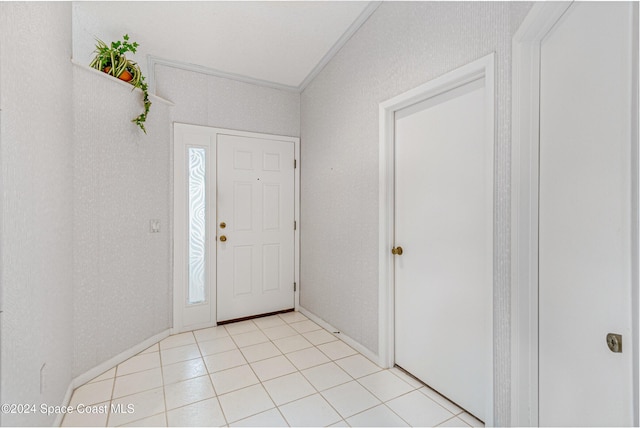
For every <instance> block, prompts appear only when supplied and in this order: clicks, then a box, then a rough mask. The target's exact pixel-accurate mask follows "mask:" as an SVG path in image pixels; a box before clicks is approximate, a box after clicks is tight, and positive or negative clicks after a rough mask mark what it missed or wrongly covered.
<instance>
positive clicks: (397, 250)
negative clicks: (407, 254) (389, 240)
mask: <svg viewBox="0 0 640 428" xmlns="http://www.w3.org/2000/svg"><path fill="white" fill-rule="evenodd" d="M391 254H393V255H394V256H401V255H402V247H393V248H392V249H391Z"/></svg>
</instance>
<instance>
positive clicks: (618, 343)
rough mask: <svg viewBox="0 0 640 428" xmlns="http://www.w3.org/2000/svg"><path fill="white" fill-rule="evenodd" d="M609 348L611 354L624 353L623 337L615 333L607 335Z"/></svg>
mask: <svg viewBox="0 0 640 428" xmlns="http://www.w3.org/2000/svg"><path fill="white" fill-rule="evenodd" d="M607 346H608V347H609V350H610V351H611V352H622V335H621V334H615V333H609V334H607Z"/></svg>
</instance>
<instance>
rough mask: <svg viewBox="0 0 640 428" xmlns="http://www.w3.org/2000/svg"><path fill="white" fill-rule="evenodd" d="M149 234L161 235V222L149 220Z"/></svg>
mask: <svg viewBox="0 0 640 428" xmlns="http://www.w3.org/2000/svg"><path fill="white" fill-rule="evenodd" d="M149 233H160V220H155V219H154V220H149Z"/></svg>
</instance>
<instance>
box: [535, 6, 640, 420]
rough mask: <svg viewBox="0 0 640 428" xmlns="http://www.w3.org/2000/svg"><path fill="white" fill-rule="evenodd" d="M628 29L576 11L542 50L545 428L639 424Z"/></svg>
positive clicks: (618, 20) (622, 12) (601, 12)
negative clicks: (618, 338)
mask: <svg viewBox="0 0 640 428" xmlns="http://www.w3.org/2000/svg"><path fill="white" fill-rule="evenodd" d="M632 28H633V15H632V4H631V3H622V2H621V3H609V2H605V3H591V2H584V3H582V2H576V3H574V4H572V5H571V7H570V8H569V9H568V11H567V12H566V13H565V14H564V15H563V16H562V17H561V18H560V20H559V21H558V22H557V23H556V25H555V26H554V27H553V28H552V29H551V30H550V32H549V33H548V34H547V36H546V37H545V39H543V41H542V43H541V54H540V55H541V56H540V63H541V68H540V171H539V173H540V188H539V191H540V194H539V198H540V199H539V423H540V425H544V426H549V425H553V426H630V425H632V424H633V401H632V400H633V392H632V382H633V376H632V350H633V347H632V343H633V339H632V335H631V332H632V330H631V306H632V304H631V299H632V293H631V281H632V260H631V256H632V253H631V247H632V199H631V197H632V182H631V180H632V174H631V172H632V120H634V119H632V114H631V112H632V107H631V106H632V92H633V85H632V75H633V73H632V70H633V64H632V58H633V55H632V46H633V43H632V34H633V31H632ZM636 37H637V35H636ZM636 58H637V57H636ZM608 333H618V334H621V335H622V337H623V344H622V351H623V352H622V353H613V352H611V351H610V350H609V348H608V346H607V342H606V336H607V334H608Z"/></svg>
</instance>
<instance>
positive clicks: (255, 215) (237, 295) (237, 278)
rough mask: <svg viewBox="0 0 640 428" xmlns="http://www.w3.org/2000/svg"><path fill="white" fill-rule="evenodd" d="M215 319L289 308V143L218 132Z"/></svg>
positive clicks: (291, 187)
mask: <svg viewBox="0 0 640 428" xmlns="http://www.w3.org/2000/svg"><path fill="white" fill-rule="evenodd" d="M217 200H218V216H217V217H218V224H217V227H218V232H217V233H218V242H217V249H218V263H217V264H218V280H217V293H218V299H217V301H218V315H217V319H218V321H227V320H232V319H238V318H243V317H247V316H251V315H259V314H264V313H269V312H276V311H281V310H286V309H293V307H294V213H295V211H294V144H293V143H292V142H289V141H277V140H267V139H258V138H248V137H240V136H233V135H222V134H221V135H218V194H217Z"/></svg>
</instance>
